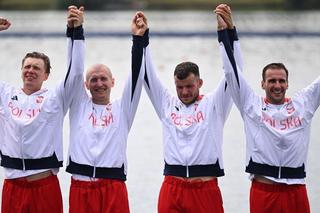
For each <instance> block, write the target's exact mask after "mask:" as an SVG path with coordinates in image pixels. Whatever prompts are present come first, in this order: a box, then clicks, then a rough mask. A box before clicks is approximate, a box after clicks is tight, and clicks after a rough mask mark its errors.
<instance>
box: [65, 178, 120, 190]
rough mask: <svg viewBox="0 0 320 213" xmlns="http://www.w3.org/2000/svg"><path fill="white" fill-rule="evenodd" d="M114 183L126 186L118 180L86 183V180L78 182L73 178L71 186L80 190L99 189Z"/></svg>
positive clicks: (100, 180) (102, 179) (99, 180)
mask: <svg viewBox="0 0 320 213" xmlns="http://www.w3.org/2000/svg"><path fill="white" fill-rule="evenodd" d="M114 183H120V184H124V181H123V180H118V179H104V178H101V179H98V180H96V181H84V180H76V179H74V178H72V177H71V185H72V187H79V188H99V187H101V186H108V185H112V184H114Z"/></svg>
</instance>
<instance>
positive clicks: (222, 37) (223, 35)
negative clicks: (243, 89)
mask: <svg viewBox="0 0 320 213" xmlns="http://www.w3.org/2000/svg"><path fill="white" fill-rule="evenodd" d="M218 40H219V42H222V43H223V45H224V48H225V50H226V53H227V55H228V58H229V61H230V63H231V65H232V68H233V71H234V75H235V76H236V79H237V82H238V86H239V87H240V82H239V76H238V70H237V65H236V60H235V58H234V55H233V49H232V46H231V43H230V39H229V35H228V32H227V30H219V31H218Z"/></svg>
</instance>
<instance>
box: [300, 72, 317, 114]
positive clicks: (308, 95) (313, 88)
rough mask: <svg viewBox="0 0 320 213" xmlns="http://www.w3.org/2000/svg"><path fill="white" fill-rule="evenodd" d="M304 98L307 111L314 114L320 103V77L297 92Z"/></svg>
mask: <svg viewBox="0 0 320 213" xmlns="http://www.w3.org/2000/svg"><path fill="white" fill-rule="evenodd" d="M297 95H298V96H301V97H302V99H304V103H305V107H306V110H307V112H308V113H309V114H310V115H311V116H313V115H314V112H315V111H316V110H317V109H318V107H319V105H320V77H318V78H317V79H316V80H314V81H313V82H312V83H311V84H310V85H309V86H307V87H306V88H304V89H302V90H301V91H300V92H298V94H297Z"/></svg>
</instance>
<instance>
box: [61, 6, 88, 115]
mask: <svg viewBox="0 0 320 213" xmlns="http://www.w3.org/2000/svg"><path fill="white" fill-rule="evenodd" d="M83 22H84V8H83V7H80V8H79V9H78V8H77V7H76V6H69V7H68V13H67V33H66V34H67V42H68V44H67V46H68V56H67V57H68V58H67V63H68V65H67V73H66V76H65V79H64V82H63V87H62V88H60V89H61V94H62V98H63V100H64V101H63V103H64V104H63V108H64V111H65V112H66V111H67V109H68V108H69V106H70V105H71V103H72V101H73V100H74V98H76V97H78V96H81V95H82V94H83V93H85V88H84V86H83V72H84V33H83V27H82V24H83ZM82 87H83V88H82Z"/></svg>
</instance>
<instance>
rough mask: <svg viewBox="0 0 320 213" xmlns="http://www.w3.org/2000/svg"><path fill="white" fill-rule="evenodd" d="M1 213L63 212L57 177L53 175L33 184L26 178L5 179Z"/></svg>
mask: <svg viewBox="0 0 320 213" xmlns="http://www.w3.org/2000/svg"><path fill="white" fill-rule="evenodd" d="M1 212H6V213H22V212H23V213H24V212H32V213H43V212H50V213H51V212H52V213H61V212H63V208H62V196H61V191H60V185H59V180H58V178H57V176H56V175H52V176H49V177H46V178H43V179H40V180H35V181H31V182H28V181H27V180H26V179H24V178H19V179H5V180H4V184H3V189H2V207H1Z"/></svg>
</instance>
